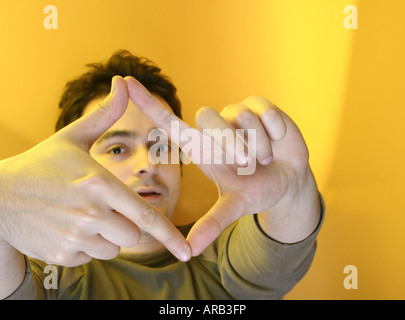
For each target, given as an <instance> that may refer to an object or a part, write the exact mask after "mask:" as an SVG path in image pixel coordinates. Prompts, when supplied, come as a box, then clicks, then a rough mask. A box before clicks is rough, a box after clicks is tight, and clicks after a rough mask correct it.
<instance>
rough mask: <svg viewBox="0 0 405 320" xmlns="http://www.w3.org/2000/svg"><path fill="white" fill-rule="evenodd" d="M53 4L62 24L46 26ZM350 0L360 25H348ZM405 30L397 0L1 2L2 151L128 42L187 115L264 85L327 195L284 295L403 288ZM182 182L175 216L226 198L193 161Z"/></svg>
mask: <svg viewBox="0 0 405 320" xmlns="http://www.w3.org/2000/svg"><path fill="white" fill-rule="evenodd" d="M48 4H52V5H54V6H56V8H57V9H58V29H57V30H46V29H45V28H44V26H43V21H44V19H45V17H46V16H47V14H44V12H43V10H44V8H45V6H46V5H48ZM347 5H355V6H357V8H358V29H357V30H347V29H345V28H344V25H343V21H344V19H345V17H346V16H347V15H348V14H346V13H344V8H345V6H347ZM404 39H405V2H404V1H398V0H385V1H382V0H381V1H377V0H345V1H343V0H331V1H325V0H310V1H302V0H249V1H244V0H204V1H202V0H198V1H197V0H195V1H190V0H170V1H169V0H139V1H135V0H134V1H130V0H115V1H109V0H105V1H102V0H98V1H97V0H86V1H82V0H51V1H48V0H47V1H41V0H35V1H34V0H26V1H13V0H2V1H1V4H0V48H1V51H0V70H1V73H0V90H1V91H0V93H1V104H0V145H1V148H0V159H2V158H6V157H9V156H12V155H15V154H17V153H20V152H22V151H24V150H27V149H28V148H30V147H32V146H34V145H35V144H37V143H38V142H40V141H41V140H43V139H45V138H47V137H48V136H50V135H51V134H52V132H53V127H54V123H55V120H56V117H57V114H58V110H57V103H58V100H59V97H60V95H61V93H62V89H63V87H64V85H65V83H66V81H68V80H70V79H72V78H74V77H76V76H78V75H80V74H81V73H82V72H83V71H84V70H85V69H84V65H85V64H86V63H89V62H99V61H103V60H105V59H107V58H108V57H109V56H110V55H111V54H112V53H113V52H114V51H116V50H118V49H123V48H125V49H128V50H130V51H131V52H132V53H133V54H136V55H141V56H146V57H148V58H150V59H151V60H153V61H155V62H156V63H157V64H158V65H159V66H160V67H161V68H162V69H163V72H164V73H166V74H168V75H169V76H170V77H171V78H172V80H173V81H174V83H175V84H176V86H177V87H178V90H179V96H180V98H181V100H182V102H183V110H184V111H183V114H184V118H185V120H186V121H187V122H189V123H190V124H194V114H195V112H196V110H197V109H198V108H199V107H202V106H205V105H209V106H212V107H215V108H218V110H220V109H222V108H223V107H224V106H226V105H227V104H231V103H236V102H238V101H240V100H242V99H244V98H245V97H247V96H249V95H263V96H266V97H267V98H269V99H270V100H271V101H273V102H274V103H275V104H277V105H278V106H280V107H281V108H282V109H283V110H284V111H286V112H287V113H288V114H289V115H290V116H291V117H292V118H293V119H294V120H295V121H296V123H297V124H298V125H299V127H300V128H301V130H302V132H303V134H304V137H305V138H306V141H307V144H308V146H309V149H310V155H311V158H310V163H311V166H312V168H313V171H314V172H315V175H316V178H317V181H318V184H319V188H320V190H321V192H322V193H323V195H324V198H325V201H326V205H327V212H326V219H325V223H324V225H323V228H322V231H321V233H320V236H319V243H318V252H317V255H316V257H315V260H314V263H313V265H312V267H311V269H310V271H309V272H308V274H307V275H306V276H305V277H304V279H303V280H302V281H301V282H300V283H299V284H298V285H297V286H296V287H295V288H294V289H293V290H292V291H291V292H290V293H289V294H288V295H287V296H286V299H404V298H405V276H404V275H403V271H404V266H405V240H404V229H405V217H404V211H405V210H404V209H405V195H404V180H405V173H404V172H405V170H404V162H405V151H404V149H405V148H404V145H405V143H404V139H405V131H404V126H405V121H404V117H405V102H404V101H405V94H404V92H405V90H404V85H405V79H404V78H405V40H404ZM183 180H184V181H183V183H184V186H185V188H184V192H183V194H182V198H181V202H180V205H179V212H178V214H177V216H176V222H177V223H186V222H190V221H192V220H195V219H196V218H198V217H199V216H200V215H201V214H202V213H204V212H205V211H206V210H207V209H208V208H209V206H210V205H211V204H212V203H213V202H214V201H215V199H216V189H215V187H213V186H212V185H210V184H209V183H208V182H207V180H206V179H205V178H204V176H203V175H202V174H201V173H200V172H199V171H198V169H196V168H195V167H192V166H185V168H184V179H183ZM346 265H355V266H356V267H357V269H358V289H357V290H347V289H345V288H344V286H343V280H344V278H345V276H347V275H346V274H344V273H343V269H344V267H345V266H346Z"/></svg>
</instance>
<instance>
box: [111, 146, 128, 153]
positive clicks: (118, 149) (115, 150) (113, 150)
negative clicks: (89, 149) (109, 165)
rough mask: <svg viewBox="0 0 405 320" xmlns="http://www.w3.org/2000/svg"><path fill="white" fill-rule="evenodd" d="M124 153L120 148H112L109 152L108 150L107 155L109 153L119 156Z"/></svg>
mask: <svg viewBox="0 0 405 320" xmlns="http://www.w3.org/2000/svg"><path fill="white" fill-rule="evenodd" d="M124 152H125V150H124V148H122V147H114V148H111V149H110V150H108V153H111V154H121V153H124Z"/></svg>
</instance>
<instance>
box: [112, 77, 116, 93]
mask: <svg viewBox="0 0 405 320" xmlns="http://www.w3.org/2000/svg"><path fill="white" fill-rule="evenodd" d="M115 91H117V79H116V77H113V78H112V80H111V93H113V92H115Z"/></svg>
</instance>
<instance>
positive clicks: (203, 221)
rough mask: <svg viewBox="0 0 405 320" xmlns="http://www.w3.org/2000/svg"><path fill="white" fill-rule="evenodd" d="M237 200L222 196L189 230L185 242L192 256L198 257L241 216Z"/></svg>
mask: <svg viewBox="0 0 405 320" xmlns="http://www.w3.org/2000/svg"><path fill="white" fill-rule="evenodd" d="M242 214H243V213H242V212H241V207H240V206H238V201H237V199H232V198H231V197H227V196H223V197H220V198H219V199H218V200H217V202H216V203H215V204H214V206H213V207H212V208H211V209H210V210H209V211H208V212H207V214H205V215H204V216H203V217H202V218H200V219H199V220H198V221H197V222H196V223H195V224H194V226H193V227H192V228H191V230H190V232H189V234H188V236H187V241H188V242H189V244H190V246H191V250H192V255H193V256H198V255H200V254H201V253H202V252H203V251H204V250H205V249H206V248H207V247H208V246H209V245H210V244H211V243H212V242H213V241H214V240H215V239H216V238H217V237H218V236H219V235H220V234H221V233H222V232H223V231H224V230H225V228H226V227H227V226H229V225H230V224H231V223H233V222H234V221H236V220H237V219H238V218H239V217H241V216H242Z"/></svg>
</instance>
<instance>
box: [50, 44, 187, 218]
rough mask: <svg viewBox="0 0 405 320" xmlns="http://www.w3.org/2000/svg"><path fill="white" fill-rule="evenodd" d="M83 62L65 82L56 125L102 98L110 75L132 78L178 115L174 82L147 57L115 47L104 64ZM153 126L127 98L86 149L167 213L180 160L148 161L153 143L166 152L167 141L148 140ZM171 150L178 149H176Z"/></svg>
mask: <svg viewBox="0 0 405 320" xmlns="http://www.w3.org/2000/svg"><path fill="white" fill-rule="evenodd" d="M88 66H89V67H90V70H89V71H88V72H87V73H85V74H84V75H82V76H81V77H79V78H78V79H77V80H73V81H70V82H68V83H67V85H66V88H65V92H64V94H63V96H62V99H61V101H60V105H59V106H60V108H61V109H62V113H61V115H60V117H59V119H58V121H57V124H56V130H60V129H61V128H63V127H64V126H66V125H68V124H69V123H71V122H73V121H75V120H76V119H78V118H80V117H81V116H82V115H84V114H86V113H88V112H89V111H90V110H92V109H93V108H94V107H95V106H96V105H97V104H98V103H99V102H102V101H103V100H104V98H105V97H106V96H107V95H108V94H109V92H110V90H111V81H112V78H113V77H114V76H115V75H120V76H122V77H126V76H132V77H134V78H136V79H137V80H138V81H139V82H141V83H142V84H143V85H144V86H145V87H146V88H147V89H148V90H149V91H150V92H151V93H152V94H153V95H154V96H155V97H156V98H157V99H159V100H160V101H161V102H162V103H163V104H164V105H165V106H166V107H167V108H168V109H169V110H171V111H172V112H173V113H174V114H176V115H177V116H178V117H181V107H180V102H179V100H178V98H177V96H176V88H175V87H174V85H173V84H172V83H171V82H170V80H169V79H168V78H167V77H165V76H164V75H162V74H160V69H159V68H158V67H156V66H155V65H154V64H153V63H152V62H150V61H149V60H147V59H144V58H138V57H135V56H133V55H131V54H130V53H129V52H127V51H119V52H117V53H115V54H114V55H113V56H112V57H111V58H110V60H109V61H108V62H107V63H106V64H90V65H88ZM153 129H155V126H154V124H153V123H152V121H151V120H150V119H148V118H147V117H146V116H145V115H144V114H143V113H142V112H141V111H140V110H139V109H138V108H137V107H136V106H135V105H134V104H133V102H132V101H131V100H129V101H128V106H127V110H126V112H125V113H124V115H123V116H122V117H121V118H120V119H119V120H118V121H117V122H116V123H115V124H114V125H113V126H112V127H111V128H109V129H108V130H107V131H106V132H105V133H104V134H103V135H102V136H101V137H100V138H99V139H98V140H97V141H96V142H95V143H94V145H93V146H92V148H91V149H90V154H91V156H92V157H93V158H94V159H95V160H97V161H98V162H99V163H100V164H101V165H103V166H104V167H105V168H107V169H108V170H109V171H111V172H112V173H113V174H114V175H115V176H116V177H117V178H118V179H120V180H121V181H122V182H124V183H125V184H126V185H127V186H129V187H130V188H131V189H133V190H134V191H135V192H137V193H138V194H139V195H141V196H142V197H143V198H144V199H145V200H147V201H149V202H150V203H152V204H153V205H155V206H156V207H157V208H159V209H160V210H161V211H162V213H164V214H165V215H166V216H167V217H168V218H169V219H172V218H173V214H174V211H175V207H176V204H177V201H178V198H179V194H180V177H181V171H180V165H179V164H161V163H158V164H153V163H151V161H150V160H149V157H148V156H149V154H148V152H149V149H150V147H151V146H152V145H154V144H156V145H154V147H155V148H154V149H155V151H156V150H158V152H160V153H163V152H167V153H170V152H171V146H170V143H166V144H165V143H162V142H161V141H158V142H156V140H153V141H152V142H151V141H149V133H150V132H151V130H153ZM157 144H159V145H157ZM156 147H157V148H156ZM174 152H178V149H176V151H174Z"/></svg>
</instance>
